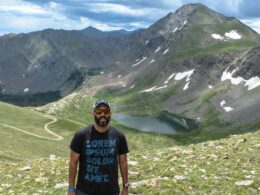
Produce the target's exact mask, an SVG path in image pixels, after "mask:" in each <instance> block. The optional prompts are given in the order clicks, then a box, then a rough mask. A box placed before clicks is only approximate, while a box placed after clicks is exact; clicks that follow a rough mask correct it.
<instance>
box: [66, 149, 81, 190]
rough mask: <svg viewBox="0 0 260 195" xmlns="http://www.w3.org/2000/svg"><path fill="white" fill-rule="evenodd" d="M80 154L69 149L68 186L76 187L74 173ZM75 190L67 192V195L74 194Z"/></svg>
mask: <svg viewBox="0 0 260 195" xmlns="http://www.w3.org/2000/svg"><path fill="white" fill-rule="evenodd" d="M79 157H80V154H78V153H76V152H74V151H73V150H71V153H70V162H69V188H74V189H75V188H76V185H75V184H76V175H77V168H78V163H79ZM75 194H76V193H75V192H68V195H75Z"/></svg>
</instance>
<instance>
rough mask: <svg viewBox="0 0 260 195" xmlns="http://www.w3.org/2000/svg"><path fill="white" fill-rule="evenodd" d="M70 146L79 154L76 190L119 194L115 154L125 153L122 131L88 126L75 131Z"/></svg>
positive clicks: (96, 194)
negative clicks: (102, 129) (101, 129)
mask: <svg viewBox="0 0 260 195" xmlns="http://www.w3.org/2000/svg"><path fill="white" fill-rule="evenodd" d="M70 148H71V150H73V151H74V152H76V153H79V154H80V160H79V171H78V181H77V189H79V190H80V191H82V192H85V193H87V194H91V195H104V194H106V195H110V194H118V193H119V185H118V158H117V157H118V155H121V154H126V153H128V152H129V151H128V146H127V141H126V138H125V135H124V134H123V133H121V132H120V131H118V130H117V129H115V128H113V127H109V129H108V130H107V131H106V132H105V133H99V132H98V131H97V130H96V129H95V128H94V125H90V126H88V127H85V128H83V129H81V130H79V131H78V132H77V133H75V135H74V138H73V139H72V142H71V144H70Z"/></svg>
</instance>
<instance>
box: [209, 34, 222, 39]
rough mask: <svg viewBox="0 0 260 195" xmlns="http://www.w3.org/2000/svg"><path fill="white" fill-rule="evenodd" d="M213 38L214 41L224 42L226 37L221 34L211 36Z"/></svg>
mask: <svg viewBox="0 0 260 195" xmlns="http://www.w3.org/2000/svg"><path fill="white" fill-rule="evenodd" d="M211 36H212V37H213V38H214V39H218V40H224V37H222V36H221V35H219V34H211Z"/></svg>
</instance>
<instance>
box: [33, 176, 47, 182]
mask: <svg viewBox="0 0 260 195" xmlns="http://www.w3.org/2000/svg"><path fill="white" fill-rule="evenodd" d="M35 181H36V182H38V183H47V182H48V178H46V177H38V178H35Z"/></svg>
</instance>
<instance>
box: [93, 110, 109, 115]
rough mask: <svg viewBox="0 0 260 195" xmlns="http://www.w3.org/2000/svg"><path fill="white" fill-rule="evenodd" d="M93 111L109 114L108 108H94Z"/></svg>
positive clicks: (98, 113)
mask: <svg viewBox="0 0 260 195" xmlns="http://www.w3.org/2000/svg"><path fill="white" fill-rule="evenodd" d="M94 112H95V113H96V114H97V115H100V114H102V112H103V113H104V114H109V113H110V109H98V108H96V109H95V110H94Z"/></svg>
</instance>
